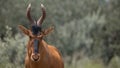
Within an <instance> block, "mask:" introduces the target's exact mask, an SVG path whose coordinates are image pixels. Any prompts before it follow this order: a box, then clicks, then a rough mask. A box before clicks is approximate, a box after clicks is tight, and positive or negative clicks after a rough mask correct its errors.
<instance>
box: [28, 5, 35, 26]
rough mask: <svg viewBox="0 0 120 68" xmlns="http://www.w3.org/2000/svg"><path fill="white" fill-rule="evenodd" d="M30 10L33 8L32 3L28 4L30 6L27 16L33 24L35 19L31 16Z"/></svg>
mask: <svg viewBox="0 0 120 68" xmlns="http://www.w3.org/2000/svg"><path fill="white" fill-rule="evenodd" d="M30 10H31V3H30V4H29V5H28V7H27V18H28V20H29V21H30V22H31V24H32V23H34V20H33V19H32V17H31V14H30Z"/></svg>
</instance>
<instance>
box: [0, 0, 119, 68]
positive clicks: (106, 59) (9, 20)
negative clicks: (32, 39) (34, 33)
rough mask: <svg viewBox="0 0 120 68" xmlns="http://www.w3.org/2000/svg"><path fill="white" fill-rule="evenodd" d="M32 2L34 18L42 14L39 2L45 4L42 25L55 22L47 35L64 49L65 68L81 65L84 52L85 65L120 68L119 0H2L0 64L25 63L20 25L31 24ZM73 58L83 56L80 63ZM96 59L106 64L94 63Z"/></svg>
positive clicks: (12, 66) (8, 66)
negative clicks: (51, 31) (30, 4)
mask: <svg viewBox="0 0 120 68" xmlns="http://www.w3.org/2000/svg"><path fill="white" fill-rule="evenodd" d="M29 3H32V10H31V15H32V16H33V18H34V19H35V20H37V19H38V18H39V17H40V15H41V9H40V3H43V4H44V5H45V7H46V12H47V17H46V19H45V21H44V23H43V25H42V28H43V29H45V28H47V27H49V26H50V25H51V24H52V25H53V26H54V27H55V29H54V32H53V33H51V34H50V35H48V36H47V37H46V38H44V39H45V40H46V41H47V42H48V43H49V44H52V45H55V46H56V47H57V48H58V49H59V50H60V51H61V53H62V55H63V58H64V59H65V64H66V68H67V65H68V67H69V66H70V65H71V67H73V68H79V64H82V63H81V61H82V60H81V56H82V57H83V56H84V57H88V60H87V61H88V64H87V65H86V67H85V66H83V67H82V66H81V67H82V68H88V67H91V68H94V67H95V68H103V67H104V64H105V65H108V67H109V64H110V68H119V65H117V64H114V62H115V63H119V61H114V60H116V58H114V57H115V56H117V57H118V59H119V56H120V53H119V51H120V42H119V40H120V38H119V36H120V27H119V26H120V23H119V21H120V20H119V19H120V4H119V3H120V0H74V1H73V0H53V1H50V0H36V1H34V0H13V1H10V0H0V22H1V23H0V29H1V30H0V39H1V40H0V44H1V46H0V48H1V50H0V57H2V59H1V60H0V67H2V68H17V67H18V68H22V67H23V64H24V55H25V50H26V48H25V44H26V43H27V38H26V37H23V35H21V34H20V32H19V30H18V28H17V25H19V24H22V25H24V26H26V27H27V28H29V27H28V24H29V21H28V20H27V18H26V15H25V14H26V8H27V5H28V4H29ZM18 44H19V45H18ZM74 56H76V57H74ZM13 57H14V58H13ZM74 58H76V59H77V60H80V61H78V62H77V63H78V66H77V67H74V66H75V65H74ZM78 58H79V59H78ZM82 59H83V58H82ZM96 59H99V60H100V63H103V64H99V63H98V64H97V63H94V62H93V61H94V60H96ZM84 61H85V63H87V61H86V60H83V62H84ZM101 61H102V62H101ZM85 63H84V64H83V65H85ZM72 65H73V66H72ZM93 66H94V67H93Z"/></svg>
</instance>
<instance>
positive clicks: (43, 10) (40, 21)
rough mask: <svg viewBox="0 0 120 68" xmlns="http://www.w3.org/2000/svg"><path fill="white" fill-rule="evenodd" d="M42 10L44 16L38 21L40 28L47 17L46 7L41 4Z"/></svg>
mask: <svg viewBox="0 0 120 68" xmlns="http://www.w3.org/2000/svg"><path fill="white" fill-rule="evenodd" d="M41 9H42V16H41V17H40V18H39V19H38V21H37V25H38V26H40V25H41V24H42V23H43V21H44V19H45V17H46V11H45V7H44V5H43V4H41Z"/></svg>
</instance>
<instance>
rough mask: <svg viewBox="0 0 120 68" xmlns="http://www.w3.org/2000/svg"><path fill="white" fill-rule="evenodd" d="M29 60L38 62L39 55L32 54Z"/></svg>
mask: <svg viewBox="0 0 120 68" xmlns="http://www.w3.org/2000/svg"><path fill="white" fill-rule="evenodd" d="M31 60H32V61H35V62H38V61H39V60H40V55H39V54H32V56H31Z"/></svg>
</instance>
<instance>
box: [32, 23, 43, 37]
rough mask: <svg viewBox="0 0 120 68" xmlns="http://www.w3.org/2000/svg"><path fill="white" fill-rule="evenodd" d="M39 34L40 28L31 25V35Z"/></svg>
mask: <svg viewBox="0 0 120 68" xmlns="http://www.w3.org/2000/svg"><path fill="white" fill-rule="evenodd" d="M39 32H41V27H40V26H37V25H33V26H32V33H33V34H34V35H38V34H39Z"/></svg>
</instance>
